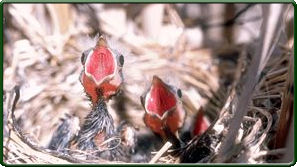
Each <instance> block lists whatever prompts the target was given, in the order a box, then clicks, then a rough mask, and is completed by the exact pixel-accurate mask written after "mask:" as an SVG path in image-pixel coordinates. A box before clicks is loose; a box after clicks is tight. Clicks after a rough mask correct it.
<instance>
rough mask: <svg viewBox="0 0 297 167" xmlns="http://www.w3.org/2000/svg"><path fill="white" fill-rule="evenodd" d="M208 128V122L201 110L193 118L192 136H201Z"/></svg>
mask: <svg viewBox="0 0 297 167" xmlns="http://www.w3.org/2000/svg"><path fill="white" fill-rule="evenodd" d="M209 126H210V122H209V120H208V119H207V118H206V117H205V116H204V112H203V109H202V108H201V109H200V110H199V111H198V113H197V115H196V117H195V118H194V126H193V131H192V134H193V135H194V136H196V135H198V136H200V135H202V134H203V133H204V132H205V131H206V130H207V129H208V127H209Z"/></svg>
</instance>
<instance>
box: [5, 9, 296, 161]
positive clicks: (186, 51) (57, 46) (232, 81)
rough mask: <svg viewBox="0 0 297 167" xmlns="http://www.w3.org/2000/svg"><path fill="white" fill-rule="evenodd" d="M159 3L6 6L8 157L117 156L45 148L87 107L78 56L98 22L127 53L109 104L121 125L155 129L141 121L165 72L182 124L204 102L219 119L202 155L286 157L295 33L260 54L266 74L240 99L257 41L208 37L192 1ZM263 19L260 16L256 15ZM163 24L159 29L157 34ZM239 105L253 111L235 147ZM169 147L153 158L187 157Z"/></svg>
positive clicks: (70, 158)
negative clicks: (178, 94) (145, 98)
mask: <svg viewBox="0 0 297 167" xmlns="http://www.w3.org/2000/svg"><path fill="white" fill-rule="evenodd" d="M152 6H153V7H151V6H150V5H135V4H134V5H132V4H121V5H115V4H114V5H112V4H108V5H102V4H85V5H82V4H25V5H24V4H23V5H22V4H4V17H5V19H6V22H5V23H4V24H5V25H4V27H6V28H5V29H4V39H5V40H4V42H5V43H4V46H3V47H4V51H5V52H4V94H3V103H4V105H3V106H4V110H3V112H4V134H3V160H4V162H5V163H8V164H19V163H31V164H43V163H59V164H61V163H62V164H66V163H67V164H68V163H119V162H115V161H108V160H104V159H100V158H98V159H96V160H85V159H83V158H78V157H75V156H71V155H68V154H63V153H59V152H55V151H52V150H49V149H47V148H46V147H47V144H48V143H49V141H50V139H51V138H52V135H53V133H54V131H55V130H56V129H57V127H58V125H59V124H60V122H61V119H63V118H65V117H66V115H74V116H75V117H76V118H78V119H79V120H80V121H79V122H80V125H81V124H82V122H83V118H84V117H85V116H86V115H87V114H88V111H89V110H90V106H89V103H90V102H89V101H88V99H87V98H86V96H85V93H84V90H83V87H82V86H81V84H80V82H79V80H78V78H79V74H80V72H81V70H82V66H81V63H80V56H81V53H82V52H83V51H84V50H85V49H88V47H91V46H90V43H92V40H90V39H92V37H89V35H90V34H91V36H95V35H96V34H97V33H99V32H98V31H99V29H100V33H104V34H106V35H107V36H108V37H109V38H108V39H109V41H110V44H111V45H113V46H114V47H116V48H118V49H119V50H121V51H122V52H123V53H125V54H124V56H125V65H124V68H123V73H124V84H123V87H122V90H121V92H120V94H119V95H118V96H116V97H114V100H112V101H110V102H109V103H108V104H107V105H108V109H109V111H110V112H111V114H112V116H113V118H114V120H115V123H116V125H118V124H120V122H121V121H122V120H125V121H127V122H129V123H131V124H133V126H134V127H136V129H138V131H139V133H140V134H141V133H144V132H147V131H149V130H148V129H147V128H146V127H145V125H144V123H143V114H144V110H143V108H142V107H141V103H140V100H139V97H140V96H141V94H142V93H143V92H144V91H145V89H146V88H147V86H148V85H149V83H150V81H151V78H152V76H153V75H158V76H160V77H161V78H163V79H164V80H165V81H166V82H168V83H170V84H171V85H174V86H176V87H179V88H180V89H181V90H182V91H183V98H182V101H183V106H184V109H185V110H186V111H187V119H186V123H185V124H186V125H188V124H190V123H189V122H190V121H189V118H191V117H194V116H195V114H196V113H197V111H199V110H202V109H203V110H204V112H205V113H206V116H207V118H208V119H209V120H210V122H211V123H212V124H211V126H210V128H209V129H208V130H207V131H206V132H205V134H204V136H205V135H207V134H212V135H216V136H219V137H220V139H219V140H218V141H217V142H216V143H215V144H214V145H212V146H209V147H213V148H212V149H213V152H212V153H211V154H210V155H208V156H206V157H205V158H204V159H202V160H201V161H200V162H210V163H211V162H235V163H236V162H237V163H238V162H239V163H267V162H282V161H281V160H282V158H284V157H286V155H285V152H286V151H287V150H286V148H285V146H288V143H290V140H289V139H287V137H286V136H287V135H286V134H287V133H285V132H284V129H289V123H288V122H291V120H290V119H287V117H291V116H292V110H293V109H292V106H293V57H294V56H293V52H292V46H293V43H294V41H293V37H292V36H290V34H289V32H290V31H289V30H290V29H289V30H287V29H285V30H286V31H282V32H280V36H281V37H282V36H287V35H288V36H289V38H284V39H283V38H279V40H277V41H274V44H276V46H275V49H274V50H272V51H273V54H272V55H271V56H268V59H267V61H266V62H265V61H264V63H263V61H261V63H263V64H260V66H259V69H258V72H259V73H261V75H260V77H259V79H258V80H256V81H255V82H256V83H255V86H254V89H253V91H252V92H249V93H250V94H249V96H248V97H247V98H249V97H250V100H249V101H248V104H247V105H246V106H238V104H240V103H239V102H238V101H237V100H240V96H241V94H242V93H243V92H242V91H244V90H245V89H244V87H245V86H246V85H245V84H246V83H247V82H248V81H247V79H246V78H248V76H249V73H248V71H249V70H250V69H251V64H253V61H254V59H253V54H256V53H253V52H251V50H253V49H255V48H259V47H256V46H255V45H253V42H247V43H245V44H236V43H235V42H230V43H229V44H225V43H226V42H221V43H219V42H218V44H213V46H212V45H207V44H202V43H203V42H202V41H203V40H202V39H200V38H202V37H201V36H199V33H198V35H197V30H196V29H191V26H193V24H194V22H195V21H197V20H195V19H197V18H196V17H194V16H191V15H190V14H188V15H187V14H182V12H181V11H182V9H184V8H185V9H188V8H189V6H187V5H184V6H181V7H178V6H176V5H174V4H170V5H168V4H164V5H159V6H158V5H155V6H154V5H152ZM198 6H199V5H198ZM251 8H260V7H257V5H256V7H251V6H250V7H247V8H246V9H245V12H246V13H249V12H248V9H251ZM284 8H285V7H284ZM154 10H156V11H163V12H161V14H159V13H158V12H152V11H154ZM201 10H202V9H201ZM263 11H264V10H263ZM285 11H286V12H285V19H283V18H281V19H280V20H282V22H281V23H278V24H281V25H282V24H285V26H282V27H285V28H287V27H290V26H291V24H290V19H293V18H290V17H289V16H290V14H291V13H292V11H293V9H292V8H290V7H287V8H285ZM264 12H265V11H264ZM238 13H240V12H238ZM238 13H237V14H238ZM242 13H243V12H242ZM139 14H141V15H139ZM233 15H234V13H233ZM246 15H248V14H246ZM237 17H239V16H237V15H235V17H233V18H230V19H229V20H228V19H227V21H226V22H224V23H228V21H230V20H232V19H233V20H236V19H238V18H237ZM114 18H117V19H116V20H115V19H114ZM150 18H154V20H151V19H150ZM263 18H264V19H265V17H264V16H263ZM288 18H289V19H288ZM158 20H159V21H158ZM261 21H262V18H261V19H260V20H258V22H261ZM263 22H264V21H263ZM234 24H235V23H234ZM161 25H163V26H161ZM218 25H220V24H218ZM210 26H211V25H208V26H205V27H210ZM220 26H222V27H221V28H222V29H227V30H228V28H229V27H224V24H221V25H220ZM290 28H292V27H290ZM158 29H159V30H160V31H161V33H160V34H162V35H160V36H159V37H158V36H157V37H156V31H157V30H158ZM227 30H226V33H227V36H228V32H229V31H227ZM198 32H199V31H198ZM229 33H230V32H229ZM285 33H287V34H285ZM188 34H194V35H196V38H193V37H191V35H190V37H189V35H188ZM200 35H201V33H200ZM202 35H203V34H202ZM148 36H150V37H154V38H149V37H148ZM290 37H291V38H290ZM205 38H206V37H205ZM165 39H166V40H165ZM199 39H200V40H199ZM206 41H207V40H206ZM260 41H261V39H260ZM264 42H265V41H264ZM205 43H207V42H205ZM271 46H272V45H271ZM251 48H252V49H251ZM261 48H262V47H261ZM255 50H257V49H255ZM255 52H256V51H255ZM270 54H271V53H270ZM251 57H252V58H251ZM261 65H264V66H263V67H261ZM15 85H17V87H15ZM18 88H19V89H18ZM18 90H20V91H19V92H18ZM240 107H242V108H244V109H246V114H244V115H243V117H242V118H241V119H239V121H240V122H239V123H240V126H239V129H236V130H235V131H236V134H235V136H234V137H235V138H234V145H233V147H232V149H227V147H226V146H225V144H224V142H225V141H226V140H227V139H228V136H232V134H231V131H232V127H231V126H230V125H232V121H233V122H234V119H235V117H236V116H235V115H236V111H237V109H238V108H240ZM291 124H292V123H291ZM231 138H232V137H231ZM288 138H289V137H288ZM199 140H203V136H202V137H200V139H199ZM291 140H293V138H292V139H291ZM170 146H171V144H170V143H166V144H164V146H163V147H162V148H159V150H155V152H152V154H151V155H152V156H151V157H152V158H151V159H150V162H151V163H179V162H180V157H174V156H172V155H169V154H165V153H166V152H167V151H168V150H170ZM81 154H85V153H81ZM222 155H224V156H222ZM120 163H121V162H120Z"/></svg>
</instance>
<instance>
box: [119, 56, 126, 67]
mask: <svg viewBox="0 0 297 167" xmlns="http://www.w3.org/2000/svg"><path fill="white" fill-rule="evenodd" d="M124 61H125V60H124V56H123V55H120V56H119V65H120V66H121V67H123V65H124Z"/></svg>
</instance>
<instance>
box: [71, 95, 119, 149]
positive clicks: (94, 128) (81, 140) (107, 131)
mask: <svg viewBox="0 0 297 167" xmlns="http://www.w3.org/2000/svg"><path fill="white" fill-rule="evenodd" d="M114 133H115V128H114V122H113V118H112V116H111V115H110V114H109V113H108V110H107V107H106V104H105V101H104V100H103V99H99V100H98V102H97V103H96V104H94V105H93V108H92V111H91V112H90V113H89V114H88V115H87V116H86V118H85V121H84V124H83V126H82V128H81V130H80V132H79V134H78V140H77V142H78V147H79V149H81V150H94V149H99V150H100V148H99V147H101V146H102V144H103V142H104V141H105V140H107V139H108V138H110V137H112V136H113V134H114ZM105 146H106V145H105ZM107 147H109V146H108V145H107ZM102 149H104V148H102Z"/></svg>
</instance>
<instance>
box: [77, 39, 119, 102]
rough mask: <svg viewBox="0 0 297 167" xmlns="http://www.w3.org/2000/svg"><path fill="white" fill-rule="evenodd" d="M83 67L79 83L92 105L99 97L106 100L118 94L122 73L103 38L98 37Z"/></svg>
mask: <svg viewBox="0 0 297 167" xmlns="http://www.w3.org/2000/svg"><path fill="white" fill-rule="evenodd" d="M83 65H84V71H83V73H82V76H81V82H82V84H83V86H84V88H85V91H86V93H87V94H88V95H89V96H90V97H91V99H92V102H93V103H96V102H97V100H98V99H99V97H103V98H104V99H107V100H108V99H109V98H110V97H111V96H112V95H114V94H116V92H118V89H119V87H120V85H121V83H122V78H121V74H120V73H121V72H122V71H121V69H120V68H119V66H118V63H117V55H115V53H114V52H113V51H112V50H111V49H110V48H109V47H108V46H107V42H106V39H105V38H104V37H102V36H101V37H99V39H98V41H97V44H96V47H95V48H94V49H93V50H91V51H90V52H89V53H88V55H87V56H86V58H85V62H84V64H83Z"/></svg>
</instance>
